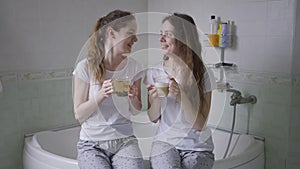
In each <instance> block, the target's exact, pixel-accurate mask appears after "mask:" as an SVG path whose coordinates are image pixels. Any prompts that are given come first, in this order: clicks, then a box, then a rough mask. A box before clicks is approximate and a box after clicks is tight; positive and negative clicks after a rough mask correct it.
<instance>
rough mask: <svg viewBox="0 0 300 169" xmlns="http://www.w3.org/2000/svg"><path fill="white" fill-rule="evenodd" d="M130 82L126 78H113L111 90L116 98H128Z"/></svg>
mask: <svg viewBox="0 0 300 169" xmlns="http://www.w3.org/2000/svg"><path fill="white" fill-rule="evenodd" d="M129 85H130V80H129V78H127V77H124V78H115V79H114V80H113V88H114V91H115V93H116V95H117V96H120V97H124V96H128V92H129Z"/></svg>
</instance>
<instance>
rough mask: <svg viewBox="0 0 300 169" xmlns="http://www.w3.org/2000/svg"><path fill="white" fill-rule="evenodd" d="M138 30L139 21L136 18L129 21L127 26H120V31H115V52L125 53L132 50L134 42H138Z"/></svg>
mask: <svg viewBox="0 0 300 169" xmlns="http://www.w3.org/2000/svg"><path fill="white" fill-rule="evenodd" d="M136 31H137V23H136V21H135V20H131V21H129V22H127V24H126V26H125V27H122V28H120V30H119V31H113V34H114V45H113V48H114V49H113V50H114V53H115V54H125V53H130V52H131V48H132V46H133V44H134V43H135V42H137V37H136Z"/></svg>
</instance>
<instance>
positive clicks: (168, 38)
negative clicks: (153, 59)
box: [160, 20, 179, 55]
mask: <svg viewBox="0 0 300 169" xmlns="http://www.w3.org/2000/svg"><path fill="white" fill-rule="evenodd" d="M160 44H161V49H162V51H163V54H173V55H174V54H175V55H177V54H179V52H178V48H177V45H176V38H175V28H174V26H173V25H172V24H171V23H170V22H169V21H167V20H166V21H165V22H164V23H163V24H162V27H161V31H160Z"/></svg>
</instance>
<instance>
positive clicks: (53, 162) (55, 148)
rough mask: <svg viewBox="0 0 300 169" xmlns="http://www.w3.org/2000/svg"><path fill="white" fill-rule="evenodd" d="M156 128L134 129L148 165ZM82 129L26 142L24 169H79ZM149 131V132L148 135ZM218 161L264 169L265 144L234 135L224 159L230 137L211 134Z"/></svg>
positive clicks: (222, 168)
mask: <svg viewBox="0 0 300 169" xmlns="http://www.w3.org/2000/svg"><path fill="white" fill-rule="evenodd" d="M155 129H156V126H155V125H151V124H147V125H143V124H140V125H138V127H135V134H136V136H137V137H138V138H141V139H139V144H140V147H141V150H142V153H143V155H144V157H145V160H146V164H147V165H149V162H148V161H147V159H148V157H149V153H150V147H151V142H152V139H150V138H149V137H151V136H153V135H154V133H155ZM79 130H80V128H79V127H72V128H69V129H63V130H57V131H50V130H49V131H42V132H38V133H35V134H34V135H33V136H31V137H26V138H25V144H24V150H23V168H24V169H79V168H78V166H77V161H76V154H77V152H76V144H77V141H78V138H79ZM146 131H147V132H146ZM212 131H213V140H214V143H215V150H214V153H215V157H216V161H215V164H214V167H213V168H214V169H229V168H234V169H263V168H264V142H263V141H261V140H259V139H255V138H254V137H253V136H251V135H243V134H234V136H233V138H232V144H231V147H230V149H229V153H228V157H227V158H225V159H222V158H223V155H224V152H225V150H226V146H227V142H228V138H229V135H230V134H229V133H228V132H225V131H222V130H218V129H217V130H212Z"/></svg>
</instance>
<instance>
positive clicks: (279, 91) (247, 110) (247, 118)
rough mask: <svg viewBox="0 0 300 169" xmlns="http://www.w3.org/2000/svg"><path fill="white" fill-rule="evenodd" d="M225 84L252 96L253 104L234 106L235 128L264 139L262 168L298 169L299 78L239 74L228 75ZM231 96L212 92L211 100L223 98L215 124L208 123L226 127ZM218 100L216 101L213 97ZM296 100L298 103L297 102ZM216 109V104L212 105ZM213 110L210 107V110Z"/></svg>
mask: <svg viewBox="0 0 300 169" xmlns="http://www.w3.org/2000/svg"><path fill="white" fill-rule="evenodd" d="M226 77H227V81H228V82H229V83H230V84H231V85H232V86H233V88H235V89H238V90H240V91H241V92H242V95H243V96H249V95H255V96H256V97H257V103H256V104H254V105H251V104H244V105H238V106H237V114H236V127H235V129H236V130H238V131H241V132H243V133H250V134H254V135H258V136H262V137H264V138H265V153H266V154H265V155H266V165H265V168H266V169H285V168H288V169H296V168H297V167H299V160H297V159H299V155H298V154H299V147H300V146H299V141H300V138H299V135H298V134H297V129H298V128H299V122H298V121H299V117H300V116H299V110H300V107H299V96H300V95H299V94H300V93H299V78H292V77H289V76H284V75H280V74H265V73H257V72H256V73H253V72H252V73H250V72H242V71H240V72H239V73H235V74H228V75H227V76H226ZM231 94H232V93H226V92H220V91H217V90H216V91H214V95H213V96H214V97H219V98H220V97H223V98H224V99H225V106H224V107H223V110H224V111H223V112H221V111H218V112H215V111H213V112H212V114H213V116H214V117H217V116H216V114H218V116H219V118H221V119H220V120H219V121H215V120H213V119H210V122H209V123H210V124H214V125H218V126H220V127H222V128H228V129H229V128H230V127H231V122H232V113H233V107H232V106H230V105H229V101H230V95H231ZM214 99H216V100H217V99H218V98H214ZM297 99H298V100H297ZM213 106H218V104H215V105H214V104H213V105H212V107H213ZM213 109H214V108H213Z"/></svg>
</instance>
